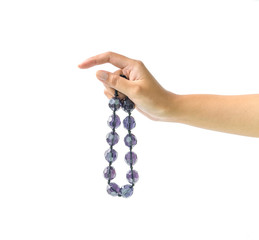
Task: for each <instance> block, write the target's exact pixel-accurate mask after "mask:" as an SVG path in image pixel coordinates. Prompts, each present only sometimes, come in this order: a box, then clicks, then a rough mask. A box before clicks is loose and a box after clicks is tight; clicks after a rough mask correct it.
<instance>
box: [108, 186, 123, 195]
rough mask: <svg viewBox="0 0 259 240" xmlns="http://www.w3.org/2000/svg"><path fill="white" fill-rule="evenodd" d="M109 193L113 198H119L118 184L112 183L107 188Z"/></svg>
mask: <svg viewBox="0 0 259 240" xmlns="http://www.w3.org/2000/svg"><path fill="white" fill-rule="evenodd" d="M107 192H108V193H109V194H110V195H112V196H118V194H119V192H120V187H119V186H118V185H117V184H116V183H110V184H109V185H108V186H107Z"/></svg>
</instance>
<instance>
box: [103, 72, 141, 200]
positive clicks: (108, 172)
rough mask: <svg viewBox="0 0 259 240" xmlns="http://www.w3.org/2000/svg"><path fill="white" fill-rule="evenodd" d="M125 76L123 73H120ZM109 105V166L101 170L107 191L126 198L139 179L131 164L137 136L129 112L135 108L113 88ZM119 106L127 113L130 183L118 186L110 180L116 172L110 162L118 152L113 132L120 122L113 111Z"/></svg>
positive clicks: (133, 158)
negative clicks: (115, 147)
mask: <svg viewBox="0 0 259 240" xmlns="http://www.w3.org/2000/svg"><path fill="white" fill-rule="evenodd" d="M120 76H121V77H124V78H126V76H125V75H120ZM126 79H127V78H126ZM109 107H110V109H111V110H113V115H111V116H110V117H109V119H108V121H107V124H108V126H109V127H111V128H112V132H110V133H108V134H107V135H106V141H107V143H108V144H109V145H110V148H109V149H108V150H106V151H105V153H104V156H105V159H106V160H107V161H108V162H109V166H108V167H106V168H105V169H104V171H103V174H104V178H106V179H108V186H107V192H108V193H109V194H110V195H112V196H119V197H121V196H122V197H124V198H128V197H130V196H131V195H132V194H133V187H134V184H135V183H136V182H137V181H138V179H139V174H138V172H137V171H136V170H133V165H134V164H135V163H136V162H137V155H136V153H134V152H132V148H133V147H134V146H135V145H136V144H137V138H136V136H135V135H134V134H132V133H131V130H132V129H133V128H134V127H136V122H135V119H134V118H133V117H132V116H131V112H132V111H133V109H134V108H135V104H134V103H133V102H132V101H131V100H130V99H129V98H128V97H127V96H126V98H125V99H122V100H120V99H119V98H118V91H117V90H115V94H114V97H113V98H111V99H110V100H109ZM120 107H121V108H122V109H123V110H124V111H125V112H127V113H128V116H127V117H126V118H125V119H124V120H123V125H124V127H125V128H126V129H127V130H128V134H127V135H126V136H125V138H124V143H125V145H126V146H128V147H129V149H130V150H129V152H127V153H126V154H125V161H126V163H127V164H128V165H129V166H130V170H129V171H128V172H127V174H126V178H127V180H128V182H129V183H131V185H130V184H126V185H124V186H123V187H119V186H118V185H117V184H116V183H114V182H111V180H112V179H114V178H115V177H116V172H115V169H114V167H112V163H113V162H114V161H115V160H116V159H117V157H118V153H117V151H116V150H115V149H113V146H114V145H115V144H116V143H118V141H119V135H118V134H117V133H116V132H115V129H116V128H118V127H119V126H120V124H121V121H120V118H119V116H118V115H117V114H116V113H115V112H116V111H117V110H119V109H120Z"/></svg>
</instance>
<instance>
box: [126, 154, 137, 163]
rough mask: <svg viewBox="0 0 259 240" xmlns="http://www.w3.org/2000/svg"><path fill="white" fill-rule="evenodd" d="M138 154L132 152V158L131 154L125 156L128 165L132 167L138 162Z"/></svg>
mask: <svg viewBox="0 0 259 240" xmlns="http://www.w3.org/2000/svg"><path fill="white" fill-rule="evenodd" d="M137 159H138V158H137V154H136V153H134V152H131V156H130V152H127V153H126V154H125V161H126V163H127V164H128V165H130V164H131V163H132V165H134V164H135V163H136V162H137Z"/></svg>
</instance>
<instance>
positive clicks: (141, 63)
mask: <svg viewBox="0 0 259 240" xmlns="http://www.w3.org/2000/svg"><path fill="white" fill-rule="evenodd" d="M135 62H136V65H137V66H139V67H141V66H143V65H144V63H143V62H142V61H141V60H135Z"/></svg>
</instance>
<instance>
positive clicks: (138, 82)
mask: <svg viewBox="0 0 259 240" xmlns="http://www.w3.org/2000/svg"><path fill="white" fill-rule="evenodd" d="M104 63H111V64H113V65H114V66H116V67H118V68H120V69H119V70H117V71H115V72H114V73H111V72H107V71H102V70H99V71H97V73H96V77H97V78H98V79H99V80H100V81H101V82H102V83H103V84H104V86H105V91H104V94H105V95H106V96H107V97H108V98H109V99H110V98H112V97H114V92H115V90H114V89H116V90H118V92H119V98H120V99H123V98H125V95H126V96H128V97H129V98H130V99H131V100H132V101H133V102H134V103H135V107H136V109H137V110H138V111H139V112H141V113H142V114H144V115H145V116H146V117H148V118H149V119H152V120H155V121H166V119H167V117H168V116H167V115H168V114H169V112H170V114H171V112H172V111H171V110H170V111H169V109H168V108H169V106H170V107H171V106H172V103H169V104H168V101H172V100H173V98H174V97H176V96H177V95H176V94H173V93H171V92H169V91H167V90H165V89H164V88H163V87H162V86H161V85H160V84H159V83H158V82H157V80H156V79H155V78H154V77H153V76H152V75H151V73H150V72H149V71H148V70H147V68H146V67H145V65H144V64H143V62H141V61H139V60H134V59H131V58H128V57H125V56H122V55H119V54H117V53H113V52H106V53H102V54H99V55H97V56H94V57H90V58H88V59H86V60H85V61H84V62H82V63H81V64H79V65H78V67H79V68H81V69H85V68H90V67H93V66H95V65H100V64H104ZM120 74H123V75H125V76H126V77H127V78H128V80H127V79H125V78H123V77H120ZM171 118H172V117H171Z"/></svg>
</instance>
